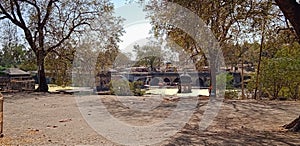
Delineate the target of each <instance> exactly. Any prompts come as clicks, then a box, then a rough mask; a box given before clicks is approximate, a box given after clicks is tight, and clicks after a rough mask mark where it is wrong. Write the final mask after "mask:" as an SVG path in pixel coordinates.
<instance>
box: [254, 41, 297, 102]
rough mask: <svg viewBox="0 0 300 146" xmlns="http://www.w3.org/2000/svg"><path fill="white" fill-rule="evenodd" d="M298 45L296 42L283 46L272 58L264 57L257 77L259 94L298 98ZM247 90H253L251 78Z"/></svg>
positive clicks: (274, 97) (271, 96)
mask: <svg viewBox="0 0 300 146" xmlns="http://www.w3.org/2000/svg"><path fill="white" fill-rule="evenodd" d="M299 50H300V46H299V44H298V43H294V44H290V45H286V46H283V47H282V48H281V49H280V50H278V51H277V52H276V54H275V55H274V58H265V59H264V60H263V62H262V69H261V74H260V77H259V83H260V84H259V85H260V95H264V94H265V95H267V96H268V97H269V98H270V99H279V98H291V99H297V98H299V86H300V52H299ZM253 79H254V80H252V81H251V82H250V83H249V84H248V90H250V91H251V90H253V88H254V81H255V78H253Z"/></svg>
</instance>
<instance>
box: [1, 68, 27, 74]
mask: <svg viewBox="0 0 300 146" xmlns="http://www.w3.org/2000/svg"><path fill="white" fill-rule="evenodd" d="M3 73H5V74H8V75H30V73H29V72H26V71H23V70H20V69H18V68H8V69H6V70H4V71H3Z"/></svg>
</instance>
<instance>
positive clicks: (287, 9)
mask: <svg viewBox="0 0 300 146" xmlns="http://www.w3.org/2000/svg"><path fill="white" fill-rule="evenodd" d="M275 2H276V3H277V5H278V6H279V8H280V9H281V11H282V12H283V14H284V16H285V17H286V18H287V19H288V20H289V21H290V22H291V24H292V25H293V27H294V29H295V31H296V34H297V36H298V42H299V43H300V4H298V3H297V2H296V0H275ZM284 127H285V128H286V129H289V130H290V131H298V132H299V131H300V116H299V117H298V118H297V119H295V120H294V121H293V122H291V123H290V124H287V125H285V126H284Z"/></svg>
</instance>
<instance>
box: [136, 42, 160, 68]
mask: <svg viewBox="0 0 300 146" xmlns="http://www.w3.org/2000/svg"><path fill="white" fill-rule="evenodd" d="M134 52H136V54H137V62H136V64H135V66H145V67H148V68H150V70H151V71H156V69H157V68H159V67H160V66H161V65H162V64H163V52H162V51H161V49H160V48H158V47H157V46H143V47H140V46H138V45H137V46H134Z"/></svg>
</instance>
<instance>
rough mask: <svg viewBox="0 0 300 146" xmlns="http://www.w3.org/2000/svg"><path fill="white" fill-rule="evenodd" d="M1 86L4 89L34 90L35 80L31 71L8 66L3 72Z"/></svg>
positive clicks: (0, 77) (0, 80) (0, 78)
mask: <svg viewBox="0 0 300 146" xmlns="http://www.w3.org/2000/svg"><path fill="white" fill-rule="evenodd" d="M0 88H1V89H2V90H15V91H23V90H34V89H35V81H34V80H33V78H32V76H31V75H30V73H28V72H25V71H22V70H20V69H18V68H8V69H6V70H4V71H2V72H1V76H0Z"/></svg>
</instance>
